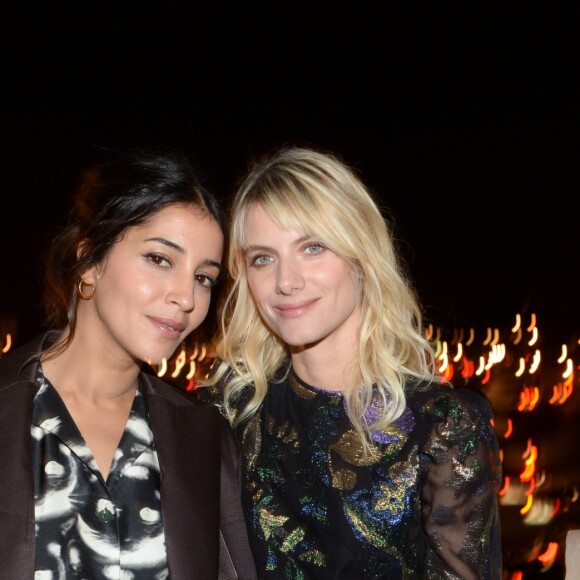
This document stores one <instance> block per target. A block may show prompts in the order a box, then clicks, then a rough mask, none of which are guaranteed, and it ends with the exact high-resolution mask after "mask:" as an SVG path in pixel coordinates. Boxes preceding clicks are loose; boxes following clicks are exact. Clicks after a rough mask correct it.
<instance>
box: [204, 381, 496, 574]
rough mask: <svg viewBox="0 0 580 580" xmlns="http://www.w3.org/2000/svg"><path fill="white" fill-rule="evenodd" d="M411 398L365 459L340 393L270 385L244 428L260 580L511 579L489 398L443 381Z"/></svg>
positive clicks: (247, 500) (414, 391)
mask: <svg viewBox="0 0 580 580" xmlns="http://www.w3.org/2000/svg"><path fill="white" fill-rule="evenodd" d="M212 396H213V397H216V396H218V392H217V390H215V389H214V390H213V393H212ZM406 397H407V407H406V410H405V412H404V413H403V415H402V416H401V417H400V418H399V419H398V420H397V421H396V422H395V423H394V424H392V425H391V426H390V427H389V428H388V429H386V430H385V431H376V432H374V433H373V436H372V438H373V440H374V442H375V443H376V444H377V452H376V453H375V454H373V455H367V456H365V455H364V454H363V452H362V445H361V442H360V439H359V437H358V435H357V434H356V433H355V431H354V430H353V428H352V426H351V423H350V421H349V419H348V416H347V414H346V408H345V402H344V399H343V397H342V395H341V393H339V392H329V391H325V390H320V389H316V388H315V387H312V386H310V385H307V384H306V383H304V382H303V381H301V380H300V379H299V378H298V377H297V376H296V375H295V374H292V372H291V374H290V376H289V377H288V378H287V379H286V380H284V381H283V382H282V383H271V384H270V385H269V390H268V394H267V396H266V398H265V400H264V402H263V404H262V406H261V408H260V410H259V412H258V413H257V414H255V415H254V416H253V417H252V418H251V419H250V420H249V421H248V422H245V423H244V424H242V425H241V426H240V427H238V428H237V436H238V438H239V441H240V442H241V445H242V449H243V455H244V460H245V465H244V469H245V490H244V496H243V502H244V510H245V515H246V520H247V524H248V529H249V534H250V541H251V544H252V549H253V552H254V556H255V559H256V567H257V569H258V575H259V577H260V578H267V579H272V578H277V579H278V578H279V579H293V580H302V579H332V580H338V579H345V580H346V579H348V580H353V579H364V580H370V579H379V578H385V579H398V578H432V579H436V580H441V579H458V578H465V579H477V580H481V579H490V580H496V579H499V578H501V542H500V528H499V516H498V505H497V496H496V493H497V491H498V488H499V485H500V482H501V473H500V469H501V467H500V462H499V453H498V442H497V437H496V434H495V430H494V429H493V426H492V424H491V421H492V412H491V407H490V404H489V402H488V400H487V399H486V398H485V397H484V396H483V395H481V394H480V393H478V392H476V391H473V390H468V389H453V388H452V387H447V386H442V385H440V384H436V383H433V384H422V385H418V386H415V387H412V388H411V387H409V388H408V389H407V391H406ZM241 405H242V403H241V402H238V410H239V407H240V406H241ZM371 412H372V409H371ZM369 418H370V417H369Z"/></svg>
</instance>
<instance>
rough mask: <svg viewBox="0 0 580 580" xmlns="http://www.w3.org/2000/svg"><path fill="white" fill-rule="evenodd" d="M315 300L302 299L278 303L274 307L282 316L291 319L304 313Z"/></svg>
mask: <svg viewBox="0 0 580 580" xmlns="http://www.w3.org/2000/svg"><path fill="white" fill-rule="evenodd" d="M315 302H317V299H316V298H315V299H314V300H303V301H301V302H293V303H292V304H279V305H277V306H275V307H274V309H275V310H276V312H278V313H279V314H280V316H281V317H282V318H287V319H292V318H300V317H301V316H302V315H304V314H306V312H308V310H310V307H311V306H312V305H313V304H314V303H315Z"/></svg>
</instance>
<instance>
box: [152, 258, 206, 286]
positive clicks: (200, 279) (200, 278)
mask: <svg viewBox="0 0 580 580" xmlns="http://www.w3.org/2000/svg"><path fill="white" fill-rule="evenodd" d="M145 258H147V259H148V260H149V261H150V262H151V263H152V264H153V265H154V266H157V267H158V268H171V266H172V265H173V263H172V262H171V260H170V259H169V258H168V257H167V256H164V255H163V254H157V253H156V252H150V253H148V254H145ZM195 280H196V282H197V283H198V284H199V285H200V286H202V287H203V288H207V289H208V290H211V289H212V288H213V287H214V286H215V285H216V284H217V280H216V279H215V278H212V277H211V276H208V275H207V274H195Z"/></svg>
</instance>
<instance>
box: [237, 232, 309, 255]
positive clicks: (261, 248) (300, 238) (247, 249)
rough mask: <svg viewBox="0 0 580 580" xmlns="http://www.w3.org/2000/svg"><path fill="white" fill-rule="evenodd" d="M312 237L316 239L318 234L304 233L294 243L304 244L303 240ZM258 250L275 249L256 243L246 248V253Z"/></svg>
mask: <svg viewBox="0 0 580 580" xmlns="http://www.w3.org/2000/svg"><path fill="white" fill-rule="evenodd" d="M312 239H316V236H314V235H312V234H304V235H303V236H301V237H299V238H297V239H296V240H294V241H293V242H292V243H293V244H296V245H299V244H302V243H303V242H307V241H308V240H312ZM256 250H273V248H271V247H270V246H264V245H261V244H256V245H254V246H248V247H247V248H246V249H245V253H248V252H255V251H256Z"/></svg>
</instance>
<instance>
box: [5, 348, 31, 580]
mask: <svg viewBox="0 0 580 580" xmlns="http://www.w3.org/2000/svg"><path fill="white" fill-rule="evenodd" d="M23 360H24V357H22V359H21V358H20V357H14V359H12V360H11V361H10V365H11V366H12V364H13V365H14V366H13V369H11V368H10V369H9V368H6V367H5V368H3V369H2V377H3V378H4V377H10V378H9V380H8V381H6V380H4V381H3V384H2V385H0V469H2V485H0V546H1V548H0V570H1V572H0V576H2V577H3V578H4V577H6V578H21V579H23V580H28V579H30V580H32V578H33V577H34V552H35V529H34V483H33V477H32V460H31V448H30V446H31V440H30V437H31V435H30V426H31V421H32V399H33V397H34V382H33V379H32V376H34V373H35V372H36V368H37V366H38V365H37V364H31V365H29V366H28V367H26V369H25V371H24V372H23V373H22V374H21V380H18V378H17V377H18V373H19V367H20V364H21V363H22V362H23ZM3 362H5V363H6V362H8V361H7V360H6V361H3ZM10 383H12V384H10Z"/></svg>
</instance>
